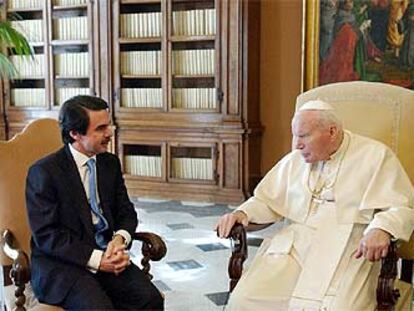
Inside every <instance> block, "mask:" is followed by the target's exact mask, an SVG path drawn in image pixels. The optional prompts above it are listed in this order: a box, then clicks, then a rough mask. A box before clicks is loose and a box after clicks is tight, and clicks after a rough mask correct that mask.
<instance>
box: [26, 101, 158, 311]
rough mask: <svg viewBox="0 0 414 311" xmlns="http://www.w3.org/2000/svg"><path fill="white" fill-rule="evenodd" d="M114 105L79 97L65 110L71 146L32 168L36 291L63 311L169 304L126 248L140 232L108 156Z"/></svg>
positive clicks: (29, 193) (65, 134) (29, 196)
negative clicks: (64, 310)
mask: <svg viewBox="0 0 414 311" xmlns="http://www.w3.org/2000/svg"><path fill="white" fill-rule="evenodd" d="M110 122H111V121H110V115H109V109H108V104H107V103H106V102H105V101H104V100H102V99H100V98H97V97H92V96H75V97H73V98H71V99H69V100H67V101H66V102H65V103H64V104H63V106H62V108H61V111H60V115H59V123H60V128H61V133H62V138H63V141H64V143H65V146H64V147H63V148H62V149H60V150H58V151H57V152H56V153H53V154H51V155H49V156H47V157H45V158H43V159H41V160H40V161H38V162H36V163H35V164H34V165H33V166H32V167H31V168H30V170H29V173H28V177H27V185H26V201H27V209H28V215H29V222H30V227H31V230H32V240H31V247H32V256H31V257H32V258H31V260H32V286H33V290H34V292H35V294H36V296H37V298H38V299H39V301H40V302H45V303H48V304H53V305H59V306H62V307H63V308H65V309H75V310H81V309H99V310H110V309H130V310H148V309H151V310H162V309H163V308H164V306H163V305H164V301H163V298H162V297H161V295H160V293H159V291H158V290H157V289H156V287H155V286H154V285H153V284H152V283H151V282H150V281H148V280H147V279H146V277H145V276H144V273H143V272H142V271H141V270H140V269H139V268H138V267H137V266H135V265H134V264H132V263H131V262H130V258H129V255H128V252H127V251H126V247H127V246H128V245H129V244H130V242H131V235H132V234H133V233H134V232H135V229H136V227H137V224H138V222H137V215H136V212H135V210H134V206H133V204H132V203H131V201H130V200H129V198H128V194H127V191H126V188H125V184H124V180H123V177H122V172H121V166H120V162H119V159H118V158H117V157H116V156H114V155H112V154H110V153H107V152H106V151H107V147H108V143H109V141H110V139H111V136H112V134H113V133H112V130H111V124H110Z"/></svg>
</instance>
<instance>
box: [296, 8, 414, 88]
mask: <svg viewBox="0 0 414 311" xmlns="http://www.w3.org/2000/svg"><path fill="white" fill-rule="evenodd" d="M303 9H304V20H303V41H302V42H303V44H302V51H303V53H302V78H303V79H302V82H303V83H302V90H304V91H305V90H308V89H310V88H313V87H316V86H319V85H324V84H329V83H335V82H343V81H354V80H363V81H378V82H384V83H390V84H394V85H399V86H402V87H405V88H410V89H414V0H303Z"/></svg>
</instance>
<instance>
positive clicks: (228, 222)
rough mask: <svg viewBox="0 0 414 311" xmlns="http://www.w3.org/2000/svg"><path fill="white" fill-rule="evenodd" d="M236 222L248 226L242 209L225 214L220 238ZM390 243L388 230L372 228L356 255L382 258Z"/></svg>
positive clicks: (373, 258) (226, 234)
mask: <svg viewBox="0 0 414 311" xmlns="http://www.w3.org/2000/svg"><path fill="white" fill-rule="evenodd" d="M235 223H240V224H242V225H243V226H245V227H246V226H247V225H248V219H247V215H246V214H245V213H244V212H241V211H236V212H234V213H229V214H225V215H224V216H222V217H221V218H220V219H219V221H218V223H217V225H216V227H215V230H216V231H217V235H218V236H219V237H220V238H227V237H228V235H229V234H230V230H231V228H233V226H234V224H235ZM390 243H391V235H390V234H389V233H388V232H386V231H384V230H381V229H377V228H374V229H371V230H369V231H368V232H367V233H366V234H365V235H364V236H363V237H362V239H361V241H360V242H359V245H358V249H357V250H356V252H355V255H354V256H355V258H357V259H358V258H361V257H364V258H366V259H367V260H369V261H377V260H380V259H381V258H384V257H385V256H387V254H388V248H389V246H390Z"/></svg>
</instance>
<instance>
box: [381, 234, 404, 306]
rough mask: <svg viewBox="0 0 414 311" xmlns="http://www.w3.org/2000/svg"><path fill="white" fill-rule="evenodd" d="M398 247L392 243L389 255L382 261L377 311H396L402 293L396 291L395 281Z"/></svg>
mask: <svg viewBox="0 0 414 311" xmlns="http://www.w3.org/2000/svg"><path fill="white" fill-rule="evenodd" d="M397 261H398V256H397V245H396V242H395V241H393V242H391V245H390V247H389V250H388V254H387V256H386V257H385V258H382V259H381V272H380V275H379V277H378V286H377V310H378V311H385V310H394V306H395V304H396V302H397V299H398V297H400V293H399V290H398V289H394V281H395V279H396V277H397V271H398V270H397Z"/></svg>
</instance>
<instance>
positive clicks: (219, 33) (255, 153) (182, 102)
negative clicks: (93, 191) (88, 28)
mask: <svg viewBox="0 0 414 311" xmlns="http://www.w3.org/2000/svg"><path fill="white" fill-rule="evenodd" d="M113 4H114V5H113V8H112V9H113V11H112V14H113V15H112V21H113V23H114V24H113V26H114V28H113V38H112V39H113V47H114V53H113V58H114V61H113V72H114V88H115V98H114V120H115V123H116V126H117V131H116V141H117V151H118V153H119V156H120V158H121V160H122V163H123V165H124V170H125V171H126V172H127V174H126V175H125V179H126V182H127V186H128V188H129V191H130V193H132V194H135V195H144V196H150V197H152V196H156V197H160V196H161V197H168V198H175V199H185V200H208V201H215V202H227V203H229V202H230V203H235V202H240V201H242V200H243V199H245V198H246V196H247V195H248V194H249V191H251V189H252V187H253V186H254V184H255V182H256V181H257V179H258V178H259V169H260V132H261V127H260V123H259V108H258V107H259V102H258V67H255V66H258V64H257V61H258V50H259V40H258V23H259V8H258V2H252V1H250V2H247V1H235V0H229V1H225V0H203V1H201V0H193V1H191V0H166V1H148V0H142V1H137V0H135V1H126V0H123V1H122V0H118V1H114V2H113ZM252 31H256V33H254V34H252V33H250V32H252ZM250 40H253V41H252V42H250ZM248 47H250V49H251V50H247V48H248ZM254 62H256V63H254ZM253 63H254V64H253Z"/></svg>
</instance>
